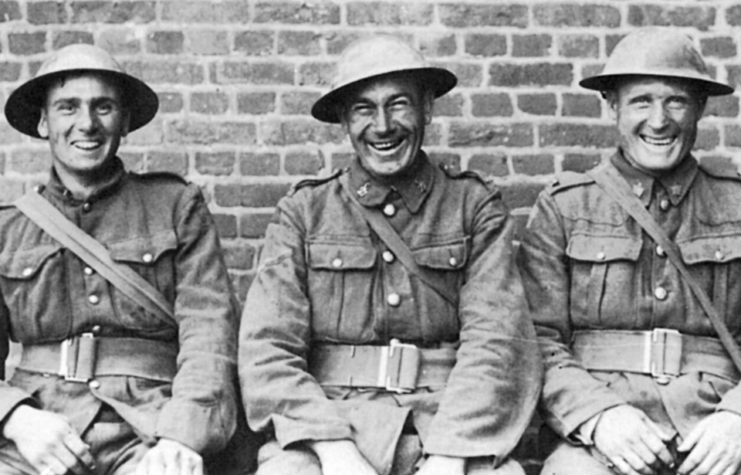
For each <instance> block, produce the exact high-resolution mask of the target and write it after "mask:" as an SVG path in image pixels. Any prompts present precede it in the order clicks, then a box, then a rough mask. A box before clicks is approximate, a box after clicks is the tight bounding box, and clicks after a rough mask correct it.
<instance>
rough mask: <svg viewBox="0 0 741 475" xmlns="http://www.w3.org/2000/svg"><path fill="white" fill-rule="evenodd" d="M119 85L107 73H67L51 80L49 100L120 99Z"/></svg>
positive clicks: (48, 88)
mask: <svg viewBox="0 0 741 475" xmlns="http://www.w3.org/2000/svg"><path fill="white" fill-rule="evenodd" d="M119 97H120V91H119V87H118V85H117V84H116V82H115V81H114V80H113V79H112V78H111V77H109V76H106V75H105V74H100V73H95V72H81V73H78V74H71V75H65V76H62V77H60V78H57V79H56V80H54V81H53V82H51V83H50V84H49V85H48V87H47V89H46V100H47V102H49V101H51V100H56V99H61V98H65V99H89V98H110V99H114V100H118V99H119Z"/></svg>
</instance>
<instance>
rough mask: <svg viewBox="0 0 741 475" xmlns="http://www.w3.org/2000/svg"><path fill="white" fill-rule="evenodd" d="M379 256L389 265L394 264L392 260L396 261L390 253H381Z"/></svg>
mask: <svg viewBox="0 0 741 475" xmlns="http://www.w3.org/2000/svg"><path fill="white" fill-rule="evenodd" d="M381 256H383V260H384V261H386V262H388V263H389V264H391V263H392V262H394V259H396V257H395V256H394V253H393V252H391V251H383V254H381Z"/></svg>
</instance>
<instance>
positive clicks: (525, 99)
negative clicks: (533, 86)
mask: <svg viewBox="0 0 741 475" xmlns="http://www.w3.org/2000/svg"><path fill="white" fill-rule="evenodd" d="M517 108H518V109H520V110H521V111H522V112H525V113H526V114H533V115H556V109H557V108H558V104H557V103H556V95H555V94H551V93H546V94H520V95H518V96H517Z"/></svg>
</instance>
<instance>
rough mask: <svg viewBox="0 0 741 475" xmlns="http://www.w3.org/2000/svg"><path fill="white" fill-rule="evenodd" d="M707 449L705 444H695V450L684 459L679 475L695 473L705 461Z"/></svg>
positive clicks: (678, 471)
mask: <svg viewBox="0 0 741 475" xmlns="http://www.w3.org/2000/svg"><path fill="white" fill-rule="evenodd" d="M707 452H708V451H707V448H706V447H705V445H704V444H699V443H698V444H695V446H694V448H693V449H692V450H691V451H690V453H689V454H688V455H687V458H685V459H684V462H683V463H682V465H680V466H679V469H678V470H677V474H679V475H689V474H691V473H694V471H695V470H696V469H697V467H698V466H699V465H700V464H701V463H702V461H703V459H704V458H705V457H706V456H707Z"/></svg>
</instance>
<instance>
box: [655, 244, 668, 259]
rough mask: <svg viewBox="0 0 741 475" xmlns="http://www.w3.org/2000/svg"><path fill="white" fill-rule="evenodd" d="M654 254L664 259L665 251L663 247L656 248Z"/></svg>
mask: <svg viewBox="0 0 741 475" xmlns="http://www.w3.org/2000/svg"><path fill="white" fill-rule="evenodd" d="M656 254H657V255H659V256H661V257H664V256H665V255H666V251H665V250H664V248H663V247H661V246H656Z"/></svg>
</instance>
